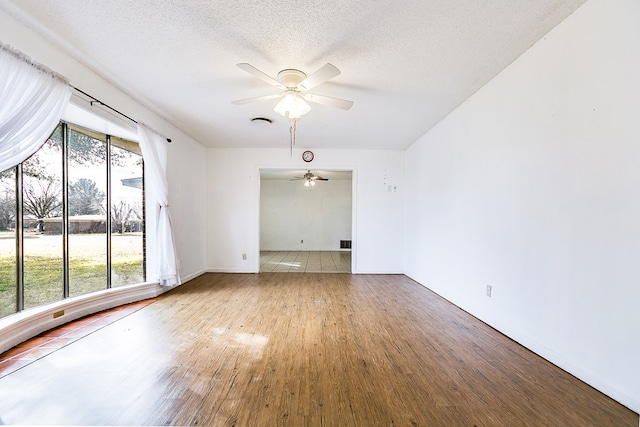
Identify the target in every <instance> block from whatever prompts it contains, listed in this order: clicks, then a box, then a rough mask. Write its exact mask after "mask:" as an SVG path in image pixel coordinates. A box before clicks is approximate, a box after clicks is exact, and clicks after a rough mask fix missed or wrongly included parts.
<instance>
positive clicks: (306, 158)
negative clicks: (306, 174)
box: [302, 150, 313, 163]
mask: <svg viewBox="0 0 640 427" xmlns="http://www.w3.org/2000/svg"><path fill="white" fill-rule="evenodd" d="M302 160H304V161H305V162H307V163H309V162H310V161H312V160H313V152H311V151H309V150H307V151H305V152H304V153H302Z"/></svg>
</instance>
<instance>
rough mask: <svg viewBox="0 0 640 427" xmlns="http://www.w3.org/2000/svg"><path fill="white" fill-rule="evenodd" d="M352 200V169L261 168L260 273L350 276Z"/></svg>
mask: <svg viewBox="0 0 640 427" xmlns="http://www.w3.org/2000/svg"><path fill="white" fill-rule="evenodd" d="M309 174H311V175H309ZM309 178H311V179H309ZM309 181H311V182H309ZM353 200H354V198H353V171H351V170H315V169H313V170H302V169H260V272H334V273H338V272H341V273H351V272H352V258H353V253H352V249H351V248H352V234H353V233H352V229H353V226H352V223H353Z"/></svg>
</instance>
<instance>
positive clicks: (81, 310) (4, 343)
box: [0, 283, 169, 353]
mask: <svg viewBox="0 0 640 427" xmlns="http://www.w3.org/2000/svg"><path fill="white" fill-rule="evenodd" d="M167 290H169V289H168V288H164V287H162V286H159V285H158V284H157V283H141V284H136V285H129V286H122V287H118V288H113V289H107V290H104V291H98V292H93V293H90V294H87V295H82V296H79V297H73V298H68V299H65V300H62V301H57V302H55V303H52V304H48V305H45V306H42V307H36V308H32V309H28V310H25V311H22V312H20V313H16V314H12V315H9V316H7V317H4V318H2V319H0V353H3V352H5V351H7V350H9V349H10V348H12V347H15V346H16V345H18V344H20V343H23V342H24V341H26V340H28V339H29V338H33V337H35V336H36V335H38V334H40V333H42V332H44V331H48V330H49V329H52V328H55V327H57V326H60V325H63V324H65V323H68V322H71V321H72V320H76V319H79V318H81V317H84V316H87V315H89V314H93V313H97V312H99V311H102V310H107V309H110V308H113V307H117V306H120V305H123V304H129V303H132V302H136V301H142V300H145V299H149V298H154V297H156V296H158V295H160V294H162V293H164V292H166V291H167ZM61 312H63V313H64V314H62V315H59V314H60V313H61ZM54 314H57V315H59V316H58V317H55V318H54Z"/></svg>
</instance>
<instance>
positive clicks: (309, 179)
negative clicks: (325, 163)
mask: <svg viewBox="0 0 640 427" xmlns="http://www.w3.org/2000/svg"><path fill="white" fill-rule="evenodd" d="M303 179H304V186H305V187H313V186H314V185H316V181H329V178H323V177H321V176H318V175H314V174H312V173H311V171H310V170H308V171H307V173H305V174H304V175H303V176H294V177H293V178H291V181H300V180H303Z"/></svg>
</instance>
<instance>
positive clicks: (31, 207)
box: [22, 127, 64, 308]
mask: <svg viewBox="0 0 640 427" xmlns="http://www.w3.org/2000/svg"><path fill="white" fill-rule="evenodd" d="M22 172H23V190H22V197H23V221H24V230H23V236H24V307H25V308H31V307H36V306H39V305H42V304H45V303H49V302H54V301H58V300H61V299H62V298H63V295H64V291H63V279H62V275H63V267H62V234H61V230H62V227H61V225H62V223H61V220H62V218H61V215H62V150H61V129H60V127H58V128H57V129H56V131H55V132H54V133H53V135H52V136H51V138H50V139H49V140H48V141H47V142H46V143H45V144H44V146H43V147H42V148H41V149H40V150H39V151H38V152H36V153H35V154H34V155H33V156H31V157H30V158H29V159H27V160H26V161H25V162H24V163H23V167H22Z"/></svg>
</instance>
